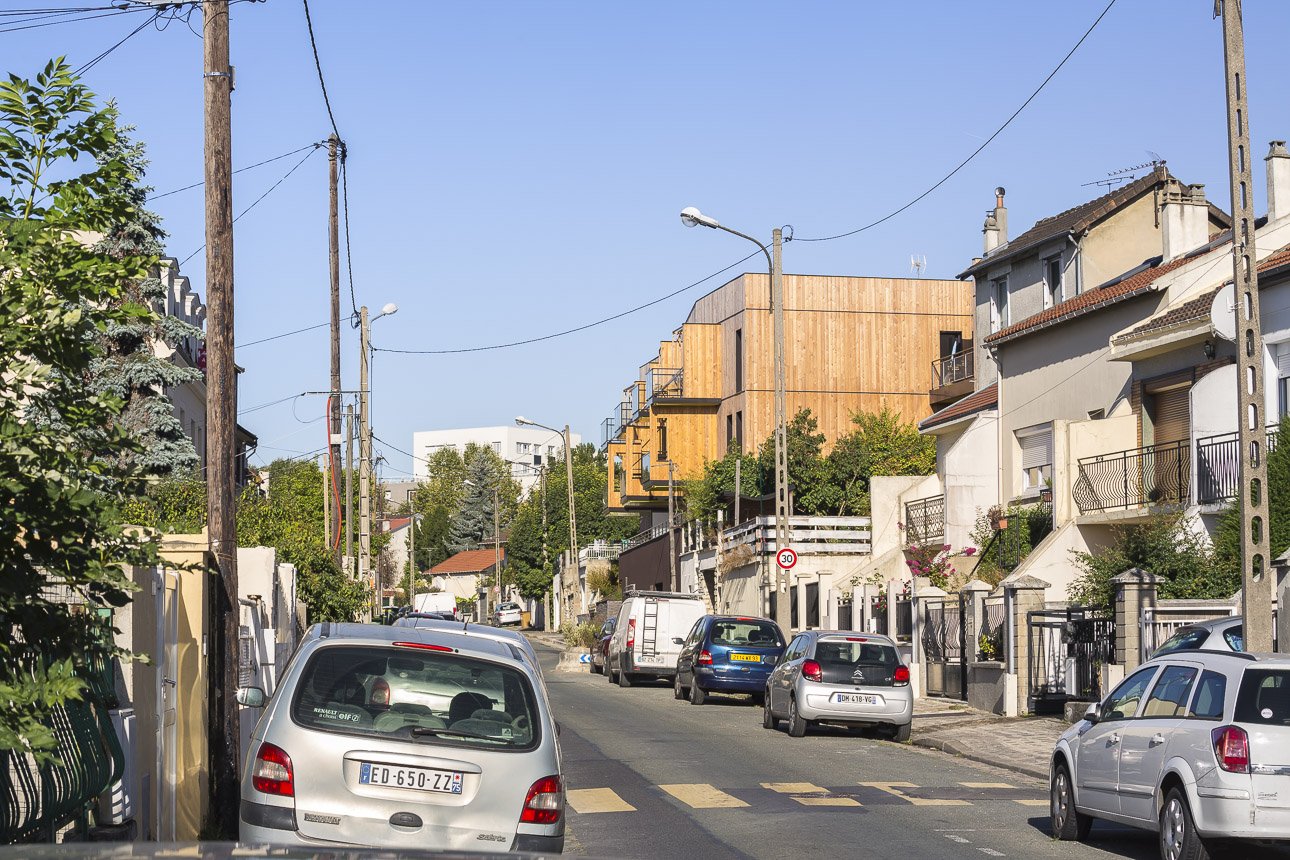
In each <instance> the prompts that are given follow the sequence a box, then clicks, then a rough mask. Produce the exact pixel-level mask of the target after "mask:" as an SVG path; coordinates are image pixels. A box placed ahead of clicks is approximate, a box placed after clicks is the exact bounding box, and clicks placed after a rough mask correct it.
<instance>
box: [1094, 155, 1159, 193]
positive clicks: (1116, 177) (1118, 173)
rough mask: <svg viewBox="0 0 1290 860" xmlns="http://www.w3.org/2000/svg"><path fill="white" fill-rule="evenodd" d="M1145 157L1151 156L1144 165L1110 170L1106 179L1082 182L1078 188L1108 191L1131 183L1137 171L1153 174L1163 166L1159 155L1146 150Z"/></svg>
mask: <svg viewBox="0 0 1290 860" xmlns="http://www.w3.org/2000/svg"><path fill="white" fill-rule="evenodd" d="M1147 155H1149V156H1151V160H1150V161H1148V162H1146V163H1144V164H1135V165H1134V166H1133V167H1124V168H1121V169H1120V170H1112V171H1111V172H1110V173H1108V174H1107V175H1106V179H1097V180H1094V181H1093V182H1084V183H1082V184H1081V185H1080V188H1084V187H1086V186H1089V185H1105V186H1106V187H1107V189H1108V190H1109V189H1111V188H1114V187H1115V186H1117V185H1120V184H1121V183H1124V182H1132V181H1133V180H1134V179H1136V178H1137V174H1138V171H1140V170H1146V169H1147V168H1151V170H1152V171H1153V172H1154V171H1156V170H1158V169H1159V168H1161V167H1164V166H1165V160H1164V159H1163V158H1161V157H1160V155H1159V153H1156V152H1152V151H1151V150H1147Z"/></svg>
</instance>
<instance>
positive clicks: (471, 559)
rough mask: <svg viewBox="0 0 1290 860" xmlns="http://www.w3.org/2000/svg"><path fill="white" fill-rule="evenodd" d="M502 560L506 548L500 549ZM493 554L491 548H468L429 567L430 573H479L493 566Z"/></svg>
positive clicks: (504, 557) (504, 556)
mask: <svg viewBox="0 0 1290 860" xmlns="http://www.w3.org/2000/svg"><path fill="white" fill-rule="evenodd" d="M501 557H502V560H503V561H504V560H505V559H506V550H505V549H503V550H502V555H501ZM493 561H494V556H493V550H491V549H468V550H466V551H465V552H459V553H457V554H456V555H454V556H452V557H451V558H447V559H444V560H443V561H441V562H439V563H438V564H436V565H435V566H434V567H432V568H430V572H431V573H481V572H483V571H485V570H488V569H489V568H490V567H492V566H493Z"/></svg>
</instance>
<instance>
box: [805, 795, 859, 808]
mask: <svg viewBox="0 0 1290 860" xmlns="http://www.w3.org/2000/svg"><path fill="white" fill-rule="evenodd" d="M793 799H794V800H796V801H797V802H798V803H800V804H802V805H803V806H859V805H860V802H859V801H857V800H853V799H852V798H850V797H795V798H793Z"/></svg>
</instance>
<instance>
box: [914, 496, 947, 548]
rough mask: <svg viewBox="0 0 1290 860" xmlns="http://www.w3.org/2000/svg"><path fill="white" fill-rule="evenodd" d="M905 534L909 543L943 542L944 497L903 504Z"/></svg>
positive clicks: (931, 497) (933, 497) (932, 497)
mask: <svg viewBox="0 0 1290 860" xmlns="http://www.w3.org/2000/svg"><path fill="white" fill-rule="evenodd" d="M905 534H906V536H908V538H909V540H910V542H911V543H917V544H926V543H935V542H937V541H940V542H942V543H943V542H944V541H945V496H943V495H942V496H930V497H928V498H926V499H918V500H916V501H913V502H906V503H905Z"/></svg>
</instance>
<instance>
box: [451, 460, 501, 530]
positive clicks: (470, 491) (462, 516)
mask: <svg viewBox="0 0 1290 860" xmlns="http://www.w3.org/2000/svg"><path fill="white" fill-rule="evenodd" d="M472 453H473V452H472ZM489 465H490V464H489V462H488V460H487V459H486V458H485V457H483V456H479V455H478V454H476V455H475V456H473V457H467V460H466V476H467V480H468V481H470V483H469V484H466V486H465V493H464V494H463V495H462V498H461V502H460V503H459V504H458V505H457V510H456V511H455V512H454V513H453V517H452V526H451V527H450V528H449V529H448V549H449V550H451V551H452V552H454V553H458V552H465V551H466V550H468V549H474V548H475V545H476V544H478V543H479V542H481V541H483V540H484V539H486V538H487V539H489V540H491V539H492V537H493V481H492V478H493V476H492V470H491V469H490V468H489Z"/></svg>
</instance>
